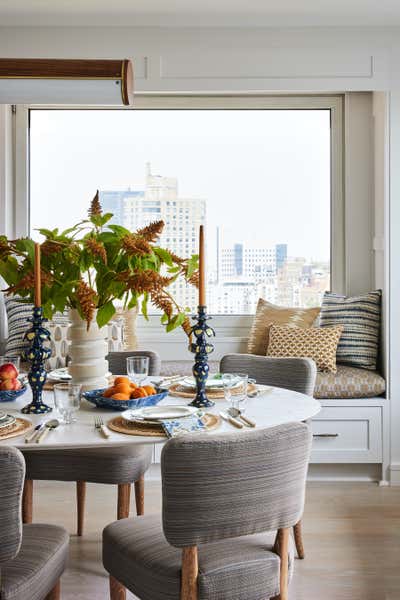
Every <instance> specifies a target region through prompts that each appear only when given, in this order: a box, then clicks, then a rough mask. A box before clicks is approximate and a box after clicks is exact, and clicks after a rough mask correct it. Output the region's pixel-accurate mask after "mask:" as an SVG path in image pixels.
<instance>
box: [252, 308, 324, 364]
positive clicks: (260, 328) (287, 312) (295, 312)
mask: <svg viewBox="0 0 400 600" xmlns="http://www.w3.org/2000/svg"><path fill="white" fill-rule="evenodd" d="M320 310H321V309H320V308H319V307H318V306H317V307H315V308H286V307H283V306H277V305H276V304H271V302H267V301H266V300H264V299H263V298H260V299H259V301H258V304H257V310H256V314H255V317H254V321H253V325H252V327H251V331H250V337H249V341H248V345H247V352H248V353H249V354H260V355H261V356H265V353H266V351H267V347H268V336H269V327H270V325H271V323H275V324H276V325H288V326H290V327H303V328H304V327H311V326H312V324H313V323H314V321H315V319H316V318H317V317H318V315H319V311H320Z"/></svg>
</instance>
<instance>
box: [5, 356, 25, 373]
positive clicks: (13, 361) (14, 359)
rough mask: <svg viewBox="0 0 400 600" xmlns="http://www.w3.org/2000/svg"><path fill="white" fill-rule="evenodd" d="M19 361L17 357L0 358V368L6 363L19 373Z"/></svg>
mask: <svg viewBox="0 0 400 600" xmlns="http://www.w3.org/2000/svg"><path fill="white" fill-rule="evenodd" d="M20 361H21V359H20V357H19V356H0V367H1V366H2V365H6V364H7V363H11V364H12V365H14V367H15V368H16V369H17V371H18V372H19V365H20Z"/></svg>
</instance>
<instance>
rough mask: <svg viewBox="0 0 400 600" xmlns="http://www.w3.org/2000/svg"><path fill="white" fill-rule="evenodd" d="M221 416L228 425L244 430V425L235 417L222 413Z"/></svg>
mask: <svg viewBox="0 0 400 600" xmlns="http://www.w3.org/2000/svg"><path fill="white" fill-rule="evenodd" d="M219 414H220V416H221V417H222V418H223V419H224V421H227V422H228V423H230V424H231V425H233V426H234V427H237V428H238V429H242V428H243V423H241V422H240V421H237V420H236V419H234V418H233V417H230V416H229V415H228V414H227V413H226V412H222V411H221V412H220V413H219Z"/></svg>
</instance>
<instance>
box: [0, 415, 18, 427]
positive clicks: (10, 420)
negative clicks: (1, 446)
mask: <svg viewBox="0 0 400 600" xmlns="http://www.w3.org/2000/svg"><path fill="white" fill-rule="evenodd" d="M15 421H16V419H15V417H13V416H12V415H7V416H6V418H5V419H2V420H1V421H0V429H2V428H3V427H10V425H13V424H14V423H15Z"/></svg>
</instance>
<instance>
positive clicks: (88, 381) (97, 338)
mask: <svg viewBox="0 0 400 600" xmlns="http://www.w3.org/2000/svg"><path fill="white" fill-rule="evenodd" d="M69 318H70V322H71V325H70V326H69V330H68V339H69V341H70V345H69V350H68V353H69V356H70V359H71V360H70V363H69V365H68V371H69V374H70V375H71V377H72V383H79V384H80V385H81V386H82V389H83V390H84V391H87V390H95V389H98V388H105V387H107V385H108V380H107V374H108V362H107V360H106V358H105V357H106V355H107V351H108V347H107V342H106V338H107V327H102V328H101V329H100V328H99V327H98V325H97V323H96V315H94V318H93V321H92V322H91V324H90V327H89V330H87V324H86V321H84V320H83V319H82V318H81V317H80V315H79V313H78V311H77V310H75V309H71V310H70V311H69Z"/></svg>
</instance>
